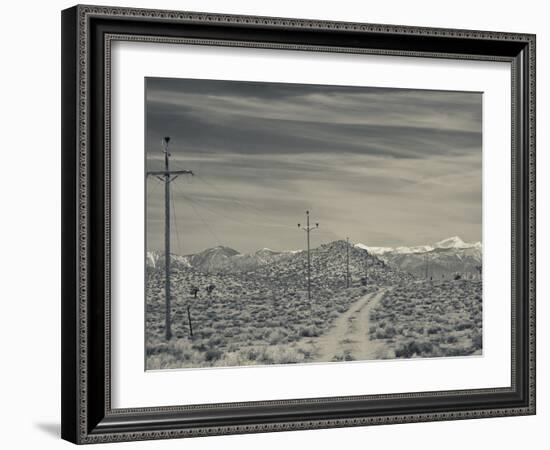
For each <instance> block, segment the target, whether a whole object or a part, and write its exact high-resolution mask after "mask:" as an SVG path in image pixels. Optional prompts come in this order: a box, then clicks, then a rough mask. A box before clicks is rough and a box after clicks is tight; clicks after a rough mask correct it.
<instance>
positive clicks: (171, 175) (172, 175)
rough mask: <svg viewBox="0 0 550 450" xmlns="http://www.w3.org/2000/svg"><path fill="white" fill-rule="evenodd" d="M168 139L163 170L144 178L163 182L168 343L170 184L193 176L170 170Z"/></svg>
mask: <svg viewBox="0 0 550 450" xmlns="http://www.w3.org/2000/svg"><path fill="white" fill-rule="evenodd" d="M169 142H170V137H169V136H166V137H165V138H163V140H162V146H163V150H162V151H163V153H164V170H151V171H147V173H146V176H147V177H148V176H151V175H153V176H156V177H157V178H158V179H159V180H161V181H163V182H164V294H165V303H166V306H165V316H164V320H165V327H164V331H165V337H166V340H167V341H169V340H170V339H171V338H172V315H171V307H172V306H171V293H170V183H171V182H172V181H174V180H175V179H176V178H177V177H178V175H194V174H193V171H192V170H170V152H169V151H168V143H169Z"/></svg>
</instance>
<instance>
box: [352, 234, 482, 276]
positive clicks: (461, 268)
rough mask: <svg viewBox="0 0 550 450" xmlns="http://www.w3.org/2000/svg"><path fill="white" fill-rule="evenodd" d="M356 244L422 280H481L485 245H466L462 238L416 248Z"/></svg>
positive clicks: (478, 243) (448, 239)
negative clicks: (470, 278) (447, 278)
mask: <svg viewBox="0 0 550 450" xmlns="http://www.w3.org/2000/svg"><path fill="white" fill-rule="evenodd" d="M355 245H356V247H359V248H361V249H364V250H367V251H368V252H370V253H372V254H374V255H376V256H378V257H379V258H380V259H381V260H383V261H384V262H386V263H387V264H389V265H391V266H393V267H395V268H398V269H400V270H403V271H405V272H409V273H411V274H413V275H416V276H420V277H426V275H427V276H428V277H431V278H445V277H449V276H453V275H455V274H464V275H465V276H469V277H477V276H479V275H480V270H481V265H482V259H483V258H482V246H481V242H474V243H468V242H464V241H463V240H462V239H461V238H460V237H458V236H453V237H450V238H447V239H443V240H441V241H439V242H436V243H435V244H426V245H418V246H414V247H370V246H368V245H365V244H355Z"/></svg>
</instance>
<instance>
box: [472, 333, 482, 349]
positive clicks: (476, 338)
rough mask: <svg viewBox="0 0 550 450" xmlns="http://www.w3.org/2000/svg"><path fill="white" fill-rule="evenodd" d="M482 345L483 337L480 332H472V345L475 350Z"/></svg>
mask: <svg viewBox="0 0 550 450" xmlns="http://www.w3.org/2000/svg"><path fill="white" fill-rule="evenodd" d="M482 345H483V338H482V335H481V333H474V335H473V336H472V347H473V348H474V349H475V350H479V349H480V348H482Z"/></svg>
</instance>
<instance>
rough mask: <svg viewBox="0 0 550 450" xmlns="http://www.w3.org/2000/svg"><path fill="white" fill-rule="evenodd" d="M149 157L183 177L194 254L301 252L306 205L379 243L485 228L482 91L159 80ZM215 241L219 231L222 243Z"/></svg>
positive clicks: (154, 214)
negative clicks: (225, 249) (208, 249)
mask: <svg viewBox="0 0 550 450" xmlns="http://www.w3.org/2000/svg"><path fill="white" fill-rule="evenodd" d="M146 98H147V103H146V118H147V136H146V150H147V164H148V166H149V167H150V168H158V167H160V165H161V163H162V155H161V153H160V151H159V150H160V139H161V138H162V137H163V136H166V135H169V136H171V137H172V141H171V152H172V162H173V166H174V167H189V168H193V170H195V171H196V172H197V174H198V175H199V176H197V177H195V179H193V180H190V179H186V180H184V179H179V180H177V181H175V182H174V189H173V192H174V199H173V200H174V203H175V206H176V214H178V217H177V218H175V219H174V220H176V219H177V220H178V224H175V225H177V227H176V229H177V231H178V233H181V235H182V236H183V238H182V240H183V242H184V243H183V244H181V241H180V246H182V247H183V248H180V249H175V250H176V251H178V250H179V251H180V252H182V253H190V252H193V251H197V250H200V249H201V248H204V247H205V246H209V245H208V243H209V242H210V244H211V245H217V244H219V243H216V242H213V241H215V240H223V241H224V242H223V243H224V244H225V245H230V246H233V247H235V248H236V249H238V250H241V251H251V250H254V249H256V248H261V247H265V246H268V247H272V248H280V249H287V248H301V247H302V246H303V242H302V241H303V236H301V234H299V233H298V231H297V230H296V229H295V228H296V226H295V223H296V222H297V221H299V220H301V219H302V215H303V212H304V210H305V209H306V208H309V209H311V210H312V212H313V213H314V214H315V216H316V217H317V218H318V220H319V221H320V222H321V224H322V226H321V229H320V233H319V234H318V235H317V236H316V238H315V239H317V240H318V241H319V242H323V241H326V240H332V239H335V238H337V237H345V236H349V237H350V238H351V239H352V240H355V241H363V242H366V243H369V244H372V245H393V244H416V243H425V242H433V241H435V240H438V239H441V238H443V237H446V236H447V235H455V234H459V235H462V237H463V238H464V239H469V240H474V239H475V240H478V239H480V236H481V117H482V116H481V94H480V93H466V92H441V91H419V90H402V89H386V88H363V87H341V86H312V85H292V84H276V83H249V82H230V81H209V80H175V79H156V78H152V79H148V81H147V93H146ZM149 183H150V185H149V188H148V192H149V194H148V244H149V246H150V247H151V248H161V247H162V230H163V227H162V220H160V219H162V205H163V203H162V201H163V198H162V195H163V191H162V189H156V188H155V186H154V183H155V181H150V182H149ZM213 236H217V238H216V239H214V237H213Z"/></svg>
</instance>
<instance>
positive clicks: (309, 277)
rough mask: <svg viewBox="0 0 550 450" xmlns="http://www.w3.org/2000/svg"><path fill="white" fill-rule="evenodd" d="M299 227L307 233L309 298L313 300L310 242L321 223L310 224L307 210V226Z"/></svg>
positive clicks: (299, 225)
mask: <svg viewBox="0 0 550 450" xmlns="http://www.w3.org/2000/svg"><path fill="white" fill-rule="evenodd" d="M298 228H301V229H302V230H304V231H305V232H306V234H307V299H308V300H311V256H310V248H309V247H310V246H309V244H310V242H309V233H310V232H311V231H312V230H315V229H316V228H319V224H318V223H316V224H315V226H314V227H313V226H309V211H306V226H305V227H302V225H301V224H298Z"/></svg>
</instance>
